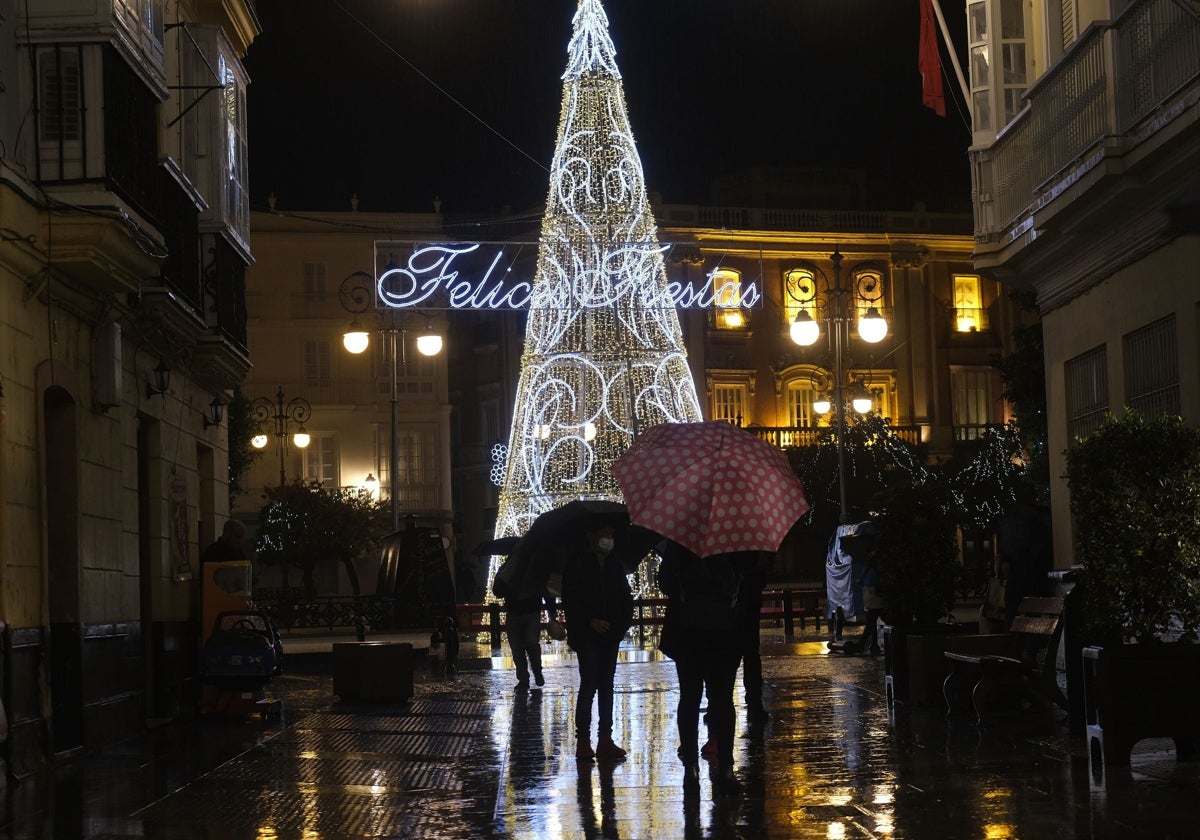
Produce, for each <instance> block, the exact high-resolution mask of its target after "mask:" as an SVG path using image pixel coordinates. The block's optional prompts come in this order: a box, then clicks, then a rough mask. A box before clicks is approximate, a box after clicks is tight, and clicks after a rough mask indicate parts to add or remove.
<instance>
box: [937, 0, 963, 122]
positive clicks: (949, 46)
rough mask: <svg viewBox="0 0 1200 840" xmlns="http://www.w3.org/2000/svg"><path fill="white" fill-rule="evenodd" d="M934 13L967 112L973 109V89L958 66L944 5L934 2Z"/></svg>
mask: <svg viewBox="0 0 1200 840" xmlns="http://www.w3.org/2000/svg"><path fill="white" fill-rule="evenodd" d="M933 13H934V14H935V15H937V20H938V28H940V29H941V30H942V39H943V40H944V41H945V42H946V52H948V53H950V63H951V64H953V65H954V75H956V76H958V86H959V87H960V88H962V95H963V101H964V102H966V103H967V110H968V111H969V110H970V108H971V88H970V87H969V86H968V85H967V80H966V77H964V76H963V71H962V67H960V66H959V64H958V53H957V52H955V51H954V41H952V40H951V39H950V29H949V28H948V27H947V26H946V18H945V17H944V16H943V15H942V4H941V3H939V2H938V0H933Z"/></svg>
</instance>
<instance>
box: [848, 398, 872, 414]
mask: <svg viewBox="0 0 1200 840" xmlns="http://www.w3.org/2000/svg"><path fill="white" fill-rule="evenodd" d="M850 404H851V405H852V406H854V410H855V411H857V412H858V413H859V414H866V413H867V412H868V411H870V410H871V398H870V397H855V398H854V400H853V401H852V402H851V403H850Z"/></svg>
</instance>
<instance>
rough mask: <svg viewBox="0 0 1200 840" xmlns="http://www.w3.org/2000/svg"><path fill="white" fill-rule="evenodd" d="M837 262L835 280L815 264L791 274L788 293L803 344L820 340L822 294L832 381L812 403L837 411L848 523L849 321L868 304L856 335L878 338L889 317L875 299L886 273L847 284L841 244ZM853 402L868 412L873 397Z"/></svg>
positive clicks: (833, 258)
mask: <svg viewBox="0 0 1200 840" xmlns="http://www.w3.org/2000/svg"><path fill="white" fill-rule="evenodd" d="M829 260H830V262H831V263H832V264H833V281H832V282H829V280H828V278H826V277H825V276H824V274H823V273H822V272H821V271H820V269H815V270H814V271H813V272H812V275H811V279H810V278H809V277H807V276H803V275H800V276H799V277H797V278H796V279H793V277H792V276H791V275H789V277H788V281H787V284H786V288H787V293H788V296H789V297H790V298H792V300H794V301H796V303H797V304H799V311H798V312H797V313H796V318H795V320H794V321H793V322H792V326H791V337H792V341H794V342H795V343H796V344H799V345H801V346H809V345H812V344H814V343H815V342H816V340H817V339H818V338H819V337H820V335H821V327H820V324H818V322H817V319H814V318H813V316H812V312H813V310H815V309H816V308H817V304H818V302H819V301H820V300H822V299H824V301H825V303H826V306H825V307H824V312H823V313H819V314H821V315H822V316H823V317H822V318H821V320H824V321H825V324H826V330H827V332H828V335H829V340H830V343H831V344H832V347H833V385H832V388H831V392H832V393H831V399H829V400H825V399H824V398H823V396H822V395H818V399H817V400H816V401H814V403H813V408H814V410H816V411H817V412H818V413H820V414H824V413H825V412H827V411H829V409H830V407H832V408H833V411H834V423H835V424H836V428H837V464H838V504H839V505H840V506H841V512H840V516H839V521H840V522H841V523H842V524H843V525H845V524H849V522H850V514H849V511H848V509H847V505H846V367H845V364H846V361H845V356H846V355H847V354H848V352H849V344H850V324H851V321H852V320H853V318H854V313H855V311H856V310H859V309H861V308H862V307H863V306H865V309H864V310H863V311H862V314H861V315H859V317H858V325H857V327H858V335H859V338H861V339H862V340H863V341H866V342H868V343H869V344H875V343H877V342H880V341H882V340H883V339H884V337H885V336H886V335H887V320H886V319H884V317H883V315H881V314H880V312H879V309H878V307H877V304H879V303H880V302H881V301H882V299H883V282H882V279H881V278H880V277H879V276H877V275H873V274H864V275H856V276H855V278H854V282H853V283H852V284H850V285H847V284H845V283H844V282H843V278H842V253H841V251H840V249H838V248H837V247H835V248H834V251H833V253H832V254H831V255H830V257H829ZM818 278H820V279H821V280H823V281H824V285H825V288H824V290H819V289H818V288H817V279H818ZM852 398H853V408H854V410H856V411H858V412H859V413H860V414H865V413H866V412H867V411H869V410H870V408H871V402H870V398H869V397H867V398H864V397H862V396H860V395H859V394H857V393H854V394H853V395H852Z"/></svg>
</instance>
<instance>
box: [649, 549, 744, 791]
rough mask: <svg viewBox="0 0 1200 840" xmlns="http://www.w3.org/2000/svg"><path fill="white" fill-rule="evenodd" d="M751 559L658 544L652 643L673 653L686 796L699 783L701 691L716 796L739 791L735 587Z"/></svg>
mask: <svg viewBox="0 0 1200 840" xmlns="http://www.w3.org/2000/svg"><path fill="white" fill-rule="evenodd" d="M756 560H757V553H748V554H719V555H716V556H713V557H705V558H700V557H697V556H696V555H695V554H693V553H691V552H690V551H688V550H687V549H685V548H683V547H682V546H680V545H678V544H676V543H672V542H668V543H666V544H664V545H663V546H662V562H661V563H660V564H659V567H658V586H659V588H660V589H661V590H662V593H663V594H664V595H666V596H667V598H668V606H667V614H666V618H665V620H664V623H663V630H662V638H661V641H660V642H659V649H660V650H662V652H663V654H664V655H666V656H669V657H670V658H671V659H673V660H675V673H676V675H677V677H678V680H679V707H678V709H677V711H676V722H677V725H678V728H679V743H680V746H679V757H680V758H681V759H682V760H683V764H684V779H683V789H684V793H685V794H686V795H694V794H696V793H699V790H700V775H699V772H700V771H699V759H700V756H699V750H698V749H697V745H698V741H699V728H700V701H701V698H702V697H703V696H704V695H707V697H708V715H707V720H708V730H709V734H710V735H711V738H712V740H713V742H715V747H716V773H715V776H714V781H713V785H714V788H715V790H716V791H717V792H718V793H719V794H722V795H736V794H737V793H738V792H739V791H740V790H741V785H740V783H739V782H738V780H737V777H736V776H735V775H734V773H733V738H734V723H735V713H734V705H733V692H734V684H735V683H736V681H737V669H738V663H739V662H740V660H741V658H742V653H743V647H744V645H745V637H744V623H745V617H744V612H745V609H746V602H745V600H744V595H743V592H742V587H743V586H744V585H745V577H746V574H747V572H748V571H750V570H751V569H752V568H753V567H754V564H755V562H756Z"/></svg>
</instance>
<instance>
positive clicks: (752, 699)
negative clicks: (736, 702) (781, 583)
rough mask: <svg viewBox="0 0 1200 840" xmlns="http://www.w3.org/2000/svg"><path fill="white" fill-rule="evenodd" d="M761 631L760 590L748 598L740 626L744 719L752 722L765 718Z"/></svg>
mask: <svg viewBox="0 0 1200 840" xmlns="http://www.w3.org/2000/svg"><path fill="white" fill-rule="evenodd" d="M761 631H762V590H757V592H751V593H750V595H749V597H748V601H747V604H746V612H745V614H744V616H743V624H742V687H743V688H744V689H745V692H746V695H745V696H746V717H748V718H749V719H750V720H752V721H753V720H765V719H766V717H767V713H766V711H765V710H764V709H763V698H762V689H763V676H762V654H761V652H760V651H759V644H760V642H761V638H760V637H761Z"/></svg>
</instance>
